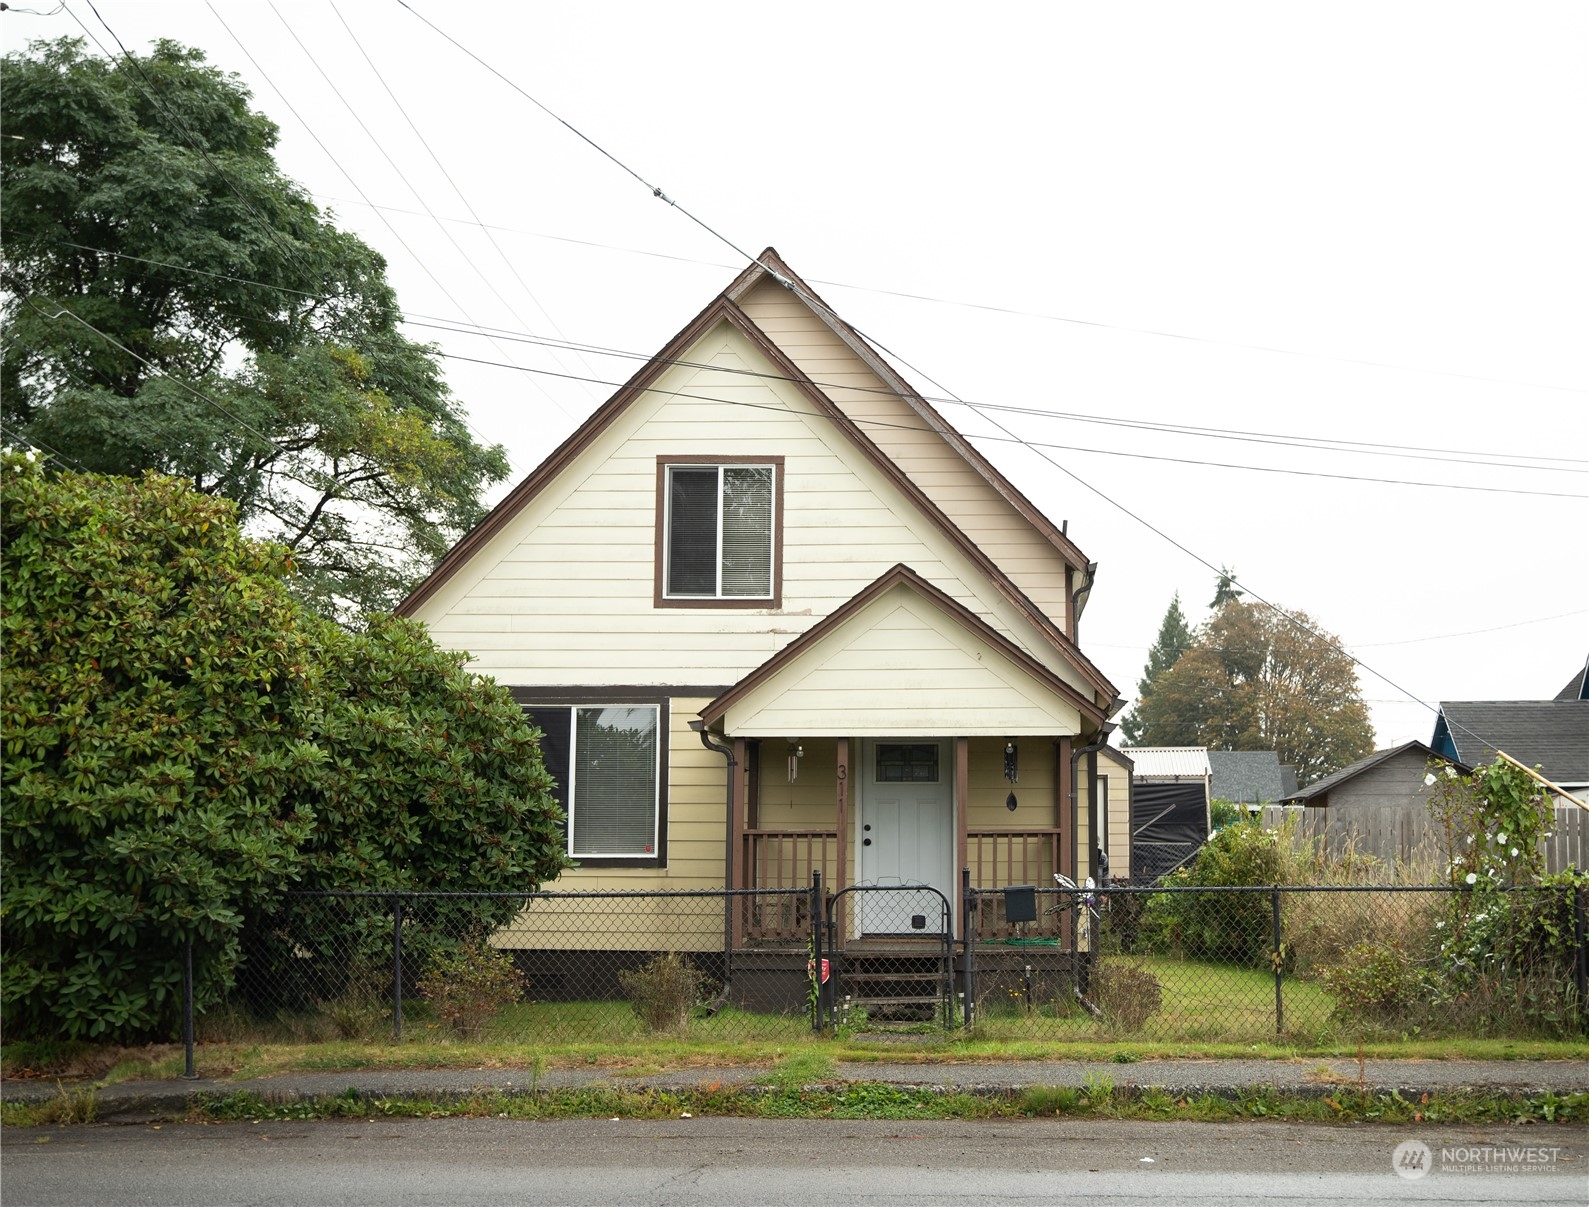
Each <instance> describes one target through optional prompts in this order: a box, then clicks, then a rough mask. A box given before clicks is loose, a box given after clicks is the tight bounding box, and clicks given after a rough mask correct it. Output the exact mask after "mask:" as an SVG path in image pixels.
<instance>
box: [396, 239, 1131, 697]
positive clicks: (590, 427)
mask: <svg viewBox="0 0 1589 1207" xmlns="http://www.w3.org/2000/svg"><path fill="white" fill-rule="evenodd" d="M762 261H765V263H763V262H762ZM769 265H776V266H777V267H776V268H769ZM769 272H771V273H772V275H773V276H774V277H775V278H779V279H781V278H782V276H784V275H786V266H784V265H783V262H782V260H780V259H778V257H777V253H776V252H774V251H773V250H772V249H771V248H769V249H767V251H765V252H764V253H763V254H762V257H761V261H758V263H757V264H755V265H752V266H751V267H750V268H747V269H746V270H745V271H744V272H742V273H741V274H739V276H738V277H736V278H735V281H734V282H733V283H731V284H730V286H729V288H728V289H726V290H724V291H723V293H721V294H719V295H718V296H717V297H716V298H714V299H713V300H712V301H711V302H710V303H708V304H707V306H706V307H705V308H704V309H703V310H702V311H701V312H700V313H699V314H698V315H696V317H695V318H694V319H692V320H691V321H690V322H689V323H688V324H686V325H685V327H684V328H683V329H682V330H681V331H680V332H679V333H678V334H677V335H675V336H674V337H673V339H672V340H670V341H669V342H668V344H667V345H666V346H665V347H664V348H663V349H662V350H661V351H660V352H658V353H657V354H656V355H655V356H654V357H652V358H651V359H650V360H649V361H648V362H646V364H645V365H643V366H642V367H641V368H640V369H639V370H637V371H636V373H635V374H634V375H633V376H632V377H631V378H630V379H629V380H628V381H627V382H625V383H624V385H623V386H621V387H620V388H619V389H618V391H617V392H616V393H614V394H613V395H612V397H611V398H609V399H608V400H607V401H606V402H605V403H604V404H602V406H601V407H599V408H598V409H597V410H596V411H595V413H594V414H593V415H592V416H591V417H590V418H589V419H588V420H586V421H585V423H584V424H582V425H581V426H580V427H579V429H578V430H577V431H575V432H574V433H573V434H572V435H571V436H569V438H568V439H567V440H565V441H564V442H563V443H562V444H561V445H560V446H559V447H558V448H557V449H555V450H554V451H553V452H552V453H551V455H550V456H548V457H547V458H546V460H544V461H543V462H542V463H541V464H540V465H539V466H537V467H536V469H534V470H533V471H532V472H531V473H530V474H529V475H527V476H526V477H525V478H524V480H523V481H521V482H520V483H519V484H518V486H516V487H515V488H514V489H513V490H512V491H511V492H510V493H509V494H508V495H507V497H506V498H504V499H503V500H502V501H501V502H500V503H498V504H497V506H496V507H495V508H493V509H492V510H491V512H490V513H489V514H488V515H487V516H486V517H485V518H484V519H483V520H482V521H481V522H480V523H479V524H478V525H476V526H475V528H473V529H472V530H471V531H470V532H469V533H467V534H466V535H465V536H464V537H463V539H462V540H460V541H459V542H458V543H457V544H456V545H455V546H453V548H452V549H451V550H449V551H448V553H447V554H446V555H445V556H444V557H443V558H442V559H441V561H440V562H438V563H437V565H436V567H435V569H434V570H432V571H431V573H430V574H429V576H427V577H426V578H425V580H424V581H423V582H421V583H420V584H419V585H418V586H417V587H416V588H415V589H414V590H413V591H412V592H411V593H410V594H409V596H408V598H406V599H405V600H403V602H402V603H401V604H400V605H399V606H398V608H397V609H396V610H397V613H398V615H401V616H411V615H414V614H415V613H416V612H417V611H418V610H419V609H420V607H421V605H423V604H424V602H425V601H426V600H427V599H429V598H430V597H431V596H433V595H434V594H435V593H436V592H437V591H438V590H439V589H440V588H441V587H442V586H443V585H444V584H445V583H446V582H447V581H448V579H450V578H451V577H452V576H453V575H454V574H455V573H457V572H458V570H459V569H460V568H461V567H463V566H464V565H465V564H466V563H467V562H468V561H469V560H470V559H471V558H472V557H474V556H475V555H476V554H477V553H478V552H480V551H481V550H482V549H483V548H484V547H485V546H486V544H488V543H489V542H490V541H491V539H492V538H493V537H494V536H495V535H496V534H497V533H498V532H500V531H501V530H502V529H503V528H504V527H505V526H506V525H508V524H509V523H510V522H511V521H512V520H513V518H514V517H515V516H517V515H518V514H519V512H521V511H522V510H523V509H524V508H525V506H526V505H528V504H529V503H530V501H531V500H533V499H534V498H535V497H536V496H537V495H538V494H539V493H540V492H541V491H542V490H544V489H545V488H546V487H547V486H548V485H549V484H550V483H551V482H552V481H553V480H555V479H556V478H557V476H558V475H559V474H560V473H562V472H563V471H564V470H565V469H566V468H568V466H569V465H570V464H571V463H572V462H573V461H574V460H575V459H576V458H577V457H578V456H579V455H580V454H581V453H582V452H583V451H584V450H585V449H586V448H588V447H589V446H590V445H591V443H592V442H594V441H595V440H596V439H597V438H598V437H599V436H600V435H601V433H603V432H604V431H605V430H606V429H607V428H608V427H609V426H610V425H611V424H612V423H613V422H614V421H615V420H616V419H617V418H618V416H620V415H621V414H623V412H624V411H625V410H626V409H627V408H628V407H629V406H630V405H631V404H632V403H633V402H634V401H635V400H636V399H637V398H639V397H640V396H641V395H643V394H644V393H646V392H647V391H648V390H652V389H654V388H656V382H657V379H658V378H659V377H660V376H661V374H662V373H664V372H665V371H666V370H667V369H668V368H669V367H670V366H672V365H674V364H677V363H688V362H685V361H683V358H684V357H685V356H686V354H687V353H688V352H689V350H690V349H691V347H692V346H694V345H695V344H696V343H697V342H698V341H699V340H701V339H702V338H703V337H704V336H705V335H706V334H707V333H708V332H709V331H711V330H712V329H713V328H714V327H716V326H717V325H718V324H719V323H725V322H726V323H728V324H730V325H732V326H733V327H734V328H735V329H736V330H738V331H739V332H740V333H741V334H743V335H744V336H745V337H746V338H747V339H748V340H750V341H751V342H752V343H753V344H754V345H755V346H756V348H757V349H758V351H760V352H761V353H762V354H763V355H765V356H766V357H767V359H768V360H769V361H770V362H771V364H772V365H773V366H774V368H775V370H776V371H777V373H778V375H779V376H781V377H783V378H784V379H786V380H787V381H789V382H790V383H792V384H793V385H794V386H796V387H797V388H798V389H799V390H800V391H801V392H802V393H803V394H804V395H805V396H806V397H807V398H808V399H809V400H810V401H811V403H812V404H813V405H814V406H815V407H816V408H817V410H818V412H819V413H820V414H822V415H823V416H824V418H826V419H827V420H828V421H830V422H831V423H832V424H833V426H834V427H835V428H836V429H837V430H838V431H840V432H842V433H843V434H844V436H846V437H847V438H848V439H849V440H850V441H851V442H852V443H853V444H854V446H855V447H856V448H857V449H859V450H860V451H861V452H862V454H863V455H864V456H865V457H866V458H867V459H868V460H869V461H870V462H871V463H872V464H873V465H874V466H876V467H877V469H878V470H880V471H881V472H882V473H883V474H884V475H885V476H886V477H887V478H888V479H889V480H890V481H891V482H892V483H893V484H894V485H895V486H896V487H897V488H898V489H899V490H901V491H902V492H903V493H904V494H905V495H906V496H907V497H909V499H910V500H911V502H912V503H913V505H914V506H915V507H916V508H918V509H919V511H920V512H921V514H923V515H925V516H926V517H927V518H928V519H929V520H931V522H932V523H933V524H934V525H935V526H936V527H938V528H939V529H940V530H941V531H942V532H944V533H945V534H946V535H947V536H948V537H949V538H950V539H951V540H952V541H954V542H955V544H956V545H957V546H958V547H959V548H960V550H961V551H962V552H963V553H964V554H965V555H966V556H967V557H968V558H969V559H970V560H971V561H972V562H973V563H974V564H975V565H976V566H977V567H978V569H979V570H980V571H981V573H982V574H983V575H984V576H985V577H986V579H987V580H988V581H989V582H990V583H991V584H992V585H993V586H994V588H995V589H996V590H997V591H999V593H1000V594H1001V595H1003V596H1004V598H1005V599H1006V600H1008V601H1009V602H1010V603H1011V604H1013V605H1014V606H1015V607H1016V608H1017V609H1018V610H1019V611H1020V612H1021V613H1022V614H1023V615H1025V616H1026V618H1027V619H1028V620H1029V621H1030V622H1031V623H1032V625H1033V626H1034V628H1036V630H1037V631H1038V632H1039V633H1041V634H1042V636H1043V637H1044V638H1045V639H1046V640H1047V641H1048V643H1049V644H1050V645H1052V646H1053V648H1055V649H1056V650H1057V651H1059V653H1060V654H1061V655H1062V656H1063V657H1064V658H1065V660H1066V661H1067V662H1068V663H1069V664H1070V665H1071V666H1073V667H1074V668H1075V669H1076V670H1077V671H1078V672H1079V673H1080V674H1081V675H1082V676H1083V678H1084V679H1085V680H1086V681H1087V682H1088V683H1089V684H1091V685H1092V687H1093V688H1094V690H1095V691H1096V692H1097V693H1098V694H1099V695H1101V696H1103V697H1104V698H1105V699H1108V700H1114V699H1117V698H1118V692H1117V690H1116V688H1115V686H1114V685H1113V684H1112V683H1111V682H1110V681H1109V679H1108V678H1107V677H1106V676H1105V675H1104V674H1103V672H1102V671H1101V670H1099V669H1098V668H1097V667H1096V666H1095V665H1093V663H1092V661H1091V660H1090V659H1088V658H1087V657H1086V656H1085V655H1084V654H1083V653H1082V652H1081V650H1080V648H1079V647H1078V646H1077V645H1076V643H1075V642H1074V641H1072V640H1071V639H1070V637H1069V636H1068V635H1067V634H1066V633H1065V632H1064V631H1063V630H1062V629H1061V628H1060V627H1059V626H1057V625H1056V624H1055V623H1054V621H1053V619H1052V618H1051V617H1049V616H1048V615H1047V613H1045V612H1044V611H1043V610H1042V609H1041V608H1039V607H1038V606H1037V605H1036V604H1034V603H1033V602H1032V601H1031V599H1030V598H1029V597H1028V596H1027V595H1026V593H1025V592H1024V591H1022V590H1021V589H1020V587H1019V586H1018V585H1017V584H1016V583H1015V582H1014V581H1013V580H1012V579H1011V578H1010V576H1009V575H1008V574H1007V573H1005V571H1004V570H1003V569H1001V568H1000V567H999V566H998V565H997V564H996V563H995V562H994V561H993V560H992V559H991V558H990V557H989V556H988V555H987V553H986V552H985V551H984V550H983V549H981V548H980V547H979V546H978V545H977V544H976V542H974V541H971V540H970V539H969V538H967V536H966V535H965V533H964V532H963V531H962V530H961V529H960V528H959V527H958V526H956V525H955V524H954V522H953V521H952V520H950V518H949V517H948V516H947V515H946V514H945V513H944V512H943V510H942V508H940V507H939V506H938V505H937V504H936V503H935V502H934V501H933V500H932V499H931V498H930V497H929V496H928V495H927V494H926V492H924V491H923V490H922V489H921V487H920V486H919V485H918V484H917V483H915V482H914V481H912V480H911V479H910V478H909V476H908V475H906V474H905V473H904V472H903V471H902V470H901V469H900V468H899V466H898V465H896V464H895V463H894V462H893V461H892V460H891V459H890V458H889V457H888V456H887V455H886V454H885V453H884V452H883V451H882V450H881V449H880V448H879V447H878V446H877V444H876V443H875V442H874V441H872V440H871V439H870V438H869V437H868V436H867V435H866V434H865V433H864V432H862V431H861V429H860V428H859V427H858V426H857V425H856V424H855V423H854V422H853V421H852V420H851V419H850V418H849V417H848V416H847V415H846V414H845V413H844V412H843V411H842V410H841V409H840V408H839V407H837V406H836V405H834V403H833V402H832V400H831V399H829V398H828V397H827V395H826V394H825V393H824V392H823V391H822V390H821V389H820V388H818V386H817V385H816V384H815V383H814V382H812V381H811V380H810V378H809V377H808V376H807V375H806V374H805V373H803V372H802V371H801V370H800V368H799V367H798V366H797V365H796V364H795V363H794V362H793V361H792V360H791V359H790V358H789V356H788V355H787V354H786V353H785V352H784V351H783V349H782V348H780V347H779V346H778V345H777V344H776V343H775V342H774V341H773V340H772V339H770V338H769V337H768V336H767V334H766V333H765V332H763V331H762V330H761V329H760V328H759V327H758V326H757V325H756V324H755V323H754V322H752V321H751V319H750V318H749V317H748V316H746V315H745V313H744V312H743V311H742V310H741V309H740V308H739V306H738V305H737V304H736V303H735V301H734V296H736V292H742V286H743V284H744V283H745V282H747V281H749V280H751V279H752V278H753V277H754V276H758V275H762V274H767V273H769ZM736 287H740V288H738V289H737V290H736ZM819 305H820V304H819ZM821 310H826V307H825V305H821ZM818 312H819V313H820V311H818ZM828 313H829V314H831V311H828ZM824 321H829V320H827V319H824ZM834 321H836V320H834ZM847 330H848V329H847ZM850 337H851V338H852V339H855V340H860V337H859V336H858V335H856V334H855V333H854V332H853V331H851V332H850ZM861 343H862V344H864V341H861ZM868 352H869V354H870V355H871V356H872V357H873V358H875V359H876V360H877V361H878V363H881V358H880V357H877V356H876V353H875V352H871V350H870V348H869V347H868ZM921 405H922V406H923V407H925V406H926V403H925V402H922V404H921ZM927 410H929V411H930V410H931V408H930V407H928V408H927ZM938 423H939V424H943V421H942V420H941V418H940V419H939V420H938ZM943 426H944V427H946V428H947V425H946V424H944V425H943ZM949 430H950V431H952V429H949ZM957 440H959V444H957V445H956V447H957V448H960V447H961V446H962V445H963V446H964V450H963V451H962V455H967V454H970V455H971V456H976V457H978V459H979V460H980V455H978V454H975V450H973V449H970V446H969V445H966V444H965V442H964V440H963V439H962V438H959V437H958V436H957ZM983 464H985V462H983ZM986 468H987V472H988V473H990V474H993V475H994V477H995V478H997V479H998V481H1001V482H1002V481H1003V479H1002V477H1000V476H999V475H998V474H997V471H996V470H994V469H993V468H992V466H991V465H988V466H987V467H986ZM979 472H980V471H979ZM990 481H991V479H990ZM1004 486H1005V488H1007V490H1008V491H1010V492H1013V493H1014V494H1015V495H1016V496H1019V492H1017V491H1015V488H1014V487H1013V486H1010V485H1009V484H1008V483H1007V482H1004ZM1022 503H1023V504H1024V505H1025V508H1027V509H1029V510H1030V512H1031V513H1032V514H1033V515H1034V516H1036V517H1038V518H1039V519H1040V520H1041V524H1042V525H1044V526H1046V528H1045V529H1044V531H1045V535H1046V533H1047V531H1049V530H1051V531H1052V532H1053V537H1050V540H1051V542H1053V541H1054V538H1055V537H1057V538H1058V542H1059V543H1055V548H1056V549H1058V550H1059V551H1060V552H1062V553H1067V556H1072V557H1074V558H1075V559H1076V560H1077V561H1078V562H1080V563H1081V564H1083V565H1085V558H1084V556H1083V555H1082V554H1081V552H1080V550H1078V549H1076V548H1075V546H1074V545H1072V544H1071V543H1070V541H1069V539H1068V538H1067V537H1064V536H1063V534H1061V533H1059V532H1058V530H1057V529H1054V528H1053V525H1052V523H1051V522H1049V521H1048V520H1046V518H1043V517H1042V514H1041V512H1038V511H1037V510H1036V508H1034V507H1032V505H1031V504H1030V503H1029V502H1026V501H1025V500H1024V498H1022ZM1067 551H1068V552H1067ZM1112 707H1113V706H1111V708H1110V709H1109V710H1108V711H1112Z"/></svg>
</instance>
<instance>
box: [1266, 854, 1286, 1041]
mask: <svg viewBox="0 0 1589 1207" xmlns="http://www.w3.org/2000/svg"><path fill="white" fill-rule="evenodd" d="M1269 904H1270V910H1271V912H1272V914H1273V929H1274V946H1273V947H1272V948H1271V949H1270V952H1269V959H1270V962H1271V963H1273V964H1274V968H1275V1034H1276V1035H1280V1034H1283V1033H1284V1032H1285V1029H1286V1028H1285V1023H1286V1007H1285V1000H1284V998H1283V997H1282V996H1281V990H1280V980H1281V974H1280V967H1281V964H1282V962H1283V961H1282V960H1281V958H1280V886H1279V885H1278V884H1276V885H1274V886H1273V887H1271V888H1270V890H1269Z"/></svg>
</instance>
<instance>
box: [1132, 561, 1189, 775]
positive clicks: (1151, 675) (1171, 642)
mask: <svg viewBox="0 0 1589 1207" xmlns="http://www.w3.org/2000/svg"><path fill="white" fill-rule="evenodd" d="M1191 645H1192V630H1191V629H1189V628H1188V627H1187V625H1186V616H1185V614H1184V613H1182V611H1181V595H1180V592H1178V591H1177V592H1176V593H1175V597H1174V598H1173V599H1171V600H1170V606H1169V608H1167V609H1166V610H1165V613H1164V622H1163V623H1162V624H1160V625H1159V638H1158V640H1157V641H1155V642H1154V643H1153V648H1152V649H1150V650H1149V651H1148V664H1147V665H1146V666H1145V667H1143V668H1142V678H1141V679H1139V680H1138V681H1137V706H1136V708H1134V709H1132V710H1131V711H1130V712H1128V713H1127V714H1126V715H1125V716H1124V717H1123V718H1121V721H1120V733H1121V736H1122V737H1123V738H1124V739H1125V741H1126V743H1127V745H1131V746H1139V745H1141V744H1142V735H1143V724H1142V718H1141V711H1142V707H1143V704H1144V703H1145V702H1146V701H1147V699H1148V697H1149V696H1151V695H1152V694H1153V685H1154V683H1155V682H1156V681H1157V679H1158V677H1159V676H1160V675H1162V674H1164V673H1165V672H1166V671H1168V670H1169V669H1170V668H1171V667H1172V666H1174V665H1175V664H1176V663H1177V662H1179V661H1180V659H1181V655H1182V654H1184V653H1186V651H1187V650H1188V649H1190V648H1191Z"/></svg>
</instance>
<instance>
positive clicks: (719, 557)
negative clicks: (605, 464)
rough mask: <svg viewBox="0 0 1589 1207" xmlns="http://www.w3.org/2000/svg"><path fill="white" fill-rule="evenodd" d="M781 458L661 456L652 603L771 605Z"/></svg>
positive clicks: (776, 562) (776, 571)
mask: <svg viewBox="0 0 1589 1207" xmlns="http://www.w3.org/2000/svg"><path fill="white" fill-rule="evenodd" d="M780 462H781V459H769V460H766V461H749V460H747V461H733V462H723V461H713V462H705V461H695V460H688V459H682V458H680V459H668V458H664V459H661V461H660V463H659V465H658V475H659V481H658V494H659V499H658V504H659V506H658V518H659V524H658V529H659V532H658V536H659V541H658V546H659V547H658V562H659V567H658V570H659V575H658V577H659V582H658V591H657V604H658V606H691V605H705V606H719V607H733V606H740V607H745V606H750V607H758V606H759V607H776V606H777V600H778V595H779V588H780V586H781V584H780V582H779V578H780V573H779V572H780V569H781V566H780V559H779V548H778V545H779V540H778V537H779V519H780V516H779V498H780V495H781V494H782V482H781V481H780V478H781V477H782V469H783V467H782V465H781V463H780Z"/></svg>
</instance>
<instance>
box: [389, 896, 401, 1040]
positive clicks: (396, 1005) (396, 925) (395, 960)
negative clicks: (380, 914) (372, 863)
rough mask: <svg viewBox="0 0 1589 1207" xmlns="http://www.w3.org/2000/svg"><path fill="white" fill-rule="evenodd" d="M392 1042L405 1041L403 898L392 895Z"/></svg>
mask: <svg viewBox="0 0 1589 1207" xmlns="http://www.w3.org/2000/svg"><path fill="white" fill-rule="evenodd" d="M392 1042H393V1043H394V1044H400V1043H402V1042H403V899H402V897H400V896H396V895H394V896H393V897H392Z"/></svg>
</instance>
